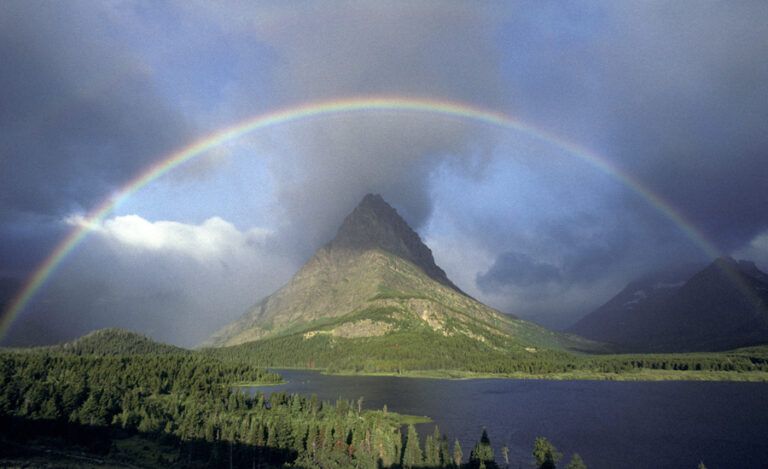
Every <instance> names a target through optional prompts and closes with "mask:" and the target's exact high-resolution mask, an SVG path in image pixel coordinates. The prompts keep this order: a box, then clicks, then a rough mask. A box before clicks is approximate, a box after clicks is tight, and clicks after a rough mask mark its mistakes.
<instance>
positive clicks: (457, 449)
mask: <svg viewBox="0 0 768 469" xmlns="http://www.w3.org/2000/svg"><path fill="white" fill-rule="evenodd" d="M462 459H464V453H463V452H462V451H461V443H459V440H458V439H457V440H456V441H454V442H453V465H454V466H456V467H461V460H462Z"/></svg>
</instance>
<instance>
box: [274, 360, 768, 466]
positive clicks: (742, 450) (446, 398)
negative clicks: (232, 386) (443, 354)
mask: <svg viewBox="0 0 768 469" xmlns="http://www.w3.org/2000/svg"><path fill="white" fill-rule="evenodd" d="M275 371H277V372H279V373H280V374H281V375H282V376H283V377H284V378H285V379H286V380H287V381H288V382H287V383H286V384H284V385H280V386H270V387H268V388H261V389H259V390H261V391H264V392H266V393H269V392H272V391H278V390H279V391H284V392H288V393H299V394H305V395H310V394H313V393H314V394H317V396H318V397H319V398H320V399H322V400H331V401H335V400H336V399H337V398H338V397H342V398H344V399H357V398H359V397H361V396H362V397H363V398H364V404H363V405H364V407H365V408H368V409H377V408H378V409H380V408H381V407H382V406H383V405H384V404H386V405H387V407H388V408H389V409H390V410H392V411H395V412H400V413H406V414H416V415H427V416H429V417H431V418H432V419H433V420H434V421H435V423H436V424H438V425H439V426H440V430H441V432H443V433H446V434H447V435H448V437H449V438H450V439H451V442H450V447H451V448H453V438H458V439H459V441H460V442H461V446H462V449H463V450H464V455H465V458H466V457H467V456H468V455H469V452H470V450H471V449H472V447H473V446H474V443H475V442H476V441H477V440H478V439H479V438H480V433H481V432H482V428H483V427H485V428H487V429H488V434H489V436H490V438H491V443H492V444H493V447H494V450H495V451H496V459H497V461H501V459H502V458H501V451H500V448H501V447H502V446H503V445H507V446H508V447H509V450H510V467H513V468H517V467H518V466H520V467H529V465H530V463H531V462H532V457H531V449H532V447H533V441H534V439H535V438H536V437H537V436H546V437H547V438H549V440H550V441H552V442H553V443H554V444H555V446H557V447H558V449H559V450H560V451H561V452H563V453H565V455H566V457H565V459H564V461H563V462H562V463H561V465H560V466H561V467H565V463H567V461H568V459H569V458H570V455H571V453H573V452H578V453H579V454H581V456H582V457H583V459H584V461H585V462H586V463H587V465H588V466H589V467H590V469H601V468H605V469H613V468H675V469H680V468H691V469H695V468H696V466H697V464H698V463H699V461H700V460H703V461H704V462H705V463H706V465H707V467H708V468H709V469H718V468H737V467H738V468H768V402H767V400H766V398H767V397H768V384H761V383H716V382H673V381H666V382H610V381H545V380H514V379H477V380H460V381H457V380H439V379H419V378H397V377H378V376H375V377H374V376H354V377H349V376H326V375H322V374H320V373H318V372H313V371H297V370H275ZM418 430H419V433H420V434H421V435H422V437H423V436H425V435H426V434H427V432H431V431H432V425H421V426H419V428H418Z"/></svg>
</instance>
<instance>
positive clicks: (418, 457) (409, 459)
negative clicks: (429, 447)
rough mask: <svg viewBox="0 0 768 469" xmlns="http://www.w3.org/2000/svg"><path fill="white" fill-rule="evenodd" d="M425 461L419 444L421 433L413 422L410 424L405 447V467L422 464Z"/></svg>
mask: <svg viewBox="0 0 768 469" xmlns="http://www.w3.org/2000/svg"><path fill="white" fill-rule="evenodd" d="M423 462H424V458H423V456H422V453H421V447H420V445H419V434H418V433H416V427H414V426H413V424H410V425H408V434H407V435H406V437H405V446H404V447H403V467H407V468H411V467H415V466H420V465H421V464H422V463H423Z"/></svg>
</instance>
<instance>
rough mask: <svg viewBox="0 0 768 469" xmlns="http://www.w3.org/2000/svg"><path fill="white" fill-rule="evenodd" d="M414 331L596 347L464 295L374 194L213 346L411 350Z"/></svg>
mask: <svg viewBox="0 0 768 469" xmlns="http://www.w3.org/2000/svg"><path fill="white" fill-rule="evenodd" d="M406 336H407V337H417V336H418V337H419V341H420V342H424V341H431V340H434V341H435V343H437V342H438V341H442V342H441V343H443V345H445V346H446V347H450V344H449V342H450V343H458V342H456V340H458V339H461V340H460V342H462V343H464V342H463V341H466V340H469V341H470V342H471V343H472V344H475V345H477V346H478V347H480V349H478V350H486V351H491V350H492V351H494V353H507V352H509V351H513V350H514V351H518V352H521V353H525V354H532V353H536V352H537V351H538V350H540V349H542V348H545V349H557V350H562V349H565V348H588V347H589V346H590V345H589V344H588V343H587V341H583V340H581V339H579V338H576V337H572V336H567V335H564V334H558V333H555V332H552V331H549V330H547V329H544V328H542V327H540V326H537V325H535V324H532V323H529V322H526V321H522V320H520V319H517V318H515V317H513V316H510V315H505V314H502V313H499V312H498V311H496V310H494V309H492V308H489V307H487V306H485V305H483V304H482V303H480V302H478V301H476V300H474V299H473V298H471V297H469V296H467V295H465V294H464V293H462V292H461V290H460V289H459V288H458V287H456V286H455V285H454V284H453V283H452V282H451V281H450V280H449V279H448V277H447V275H446V274H445V272H444V271H443V270H442V269H441V268H440V267H438V266H437V265H436V264H435V261H434V258H433V256H432V252H431V251H430V249H429V248H428V247H427V246H426V245H424V243H423V242H422V241H421V238H420V237H419V235H418V234H417V233H416V232H415V231H413V230H412V229H411V228H410V227H409V226H408V224H407V223H406V222H405V221H404V220H403V219H402V218H401V217H400V215H399V214H398V213H397V211H396V210H395V209H394V208H392V207H391V206H390V205H389V204H387V203H386V202H385V201H384V200H383V199H382V198H381V197H380V196H378V195H370V194H369V195H366V196H365V197H364V198H363V200H362V201H361V202H360V204H359V205H358V206H357V208H355V209H354V211H353V212H352V213H351V214H349V215H348V216H347V218H346V219H345V220H344V222H343V223H342V224H341V227H340V228H339V230H338V233H337V235H336V237H335V238H334V239H333V240H332V241H331V242H329V243H328V244H326V245H325V246H323V247H322V248H320V249H319V250H318V251H317V252H316V253H315V255H314V256H313V257H312V258H311V259H310V260H309V261H308V262H307V263H306V264H305V265H304V266H303V267H302V268H301V269H300V270H299V272H298V273H297V274H296V275H295V276H294V277H293V278H292V279H291V280H290V281H289V282H288V284H287V285H285V286H284V287H282V288H281V289H280V290H278V291H277V292H275V293H273V294H272V295H270V296H268V297H266V298H264V299H263V300H261V301H260V302H259V303H257V304H256V305H255V306H254V307H253V308H252V309H251V310H250V311H248V312H246V313H245V314H244V315H243V316H242V317H241V318H240V319H238V320H236V321H235V322H233V323H231V324H229V325H228V326H226V327H224V328H223V329H221V330H220V331H218V332H217V333H216V334H214V335H213V336H212V337H211V339H210V340H209V341H208V342H207V343H206V344H204V345H207V346H215V347H221V346H231V345H237V344H244V343H250V342H253V341H260V342H261V341H263V340H265V339H269V340H274V339H275V338H282V337H291V340H293V341H294V342H291V343H292V344H294V345H293V346H292V347H295V348H302V349H303V348H307V349H311V347H310V345H312V344H311V343H309V342H311V341H319V340H320V339H322V340H323V342H322V343H323V344H324V345H323V347H326V346H328V347H341V348H339V350H342V349H343V347H342V345H343V346H349V347H351V346H353V345H354V346H355V347H357V346H358V345H360V344H363V342H361V341H366V340H367V341H368V342H365V343H366V344H368V345H365V347H368V346H370V347H373V346H374V345H373V344H374V341H373V339H374V338H386V340H387V341H389V342H388V343H393V342H396V344H395V345H392V346H393V347H397V348H398V353H401V354H402V353H403V349H402V347H409V346H410V343H409V340H406V339H405V338H406ZM398 337H402V338H403V340H395V339H396V338H398ZM453 339H456V340H454V342H451V340H453ZM382 340H383V339H382ZM296 341H298V342H296ZM356 341H357V342H356ZM286 343H287V342H286ZM319 343H320V342H318V344H319ZM275 346H277V345H275ZM419 346H424V344H423V343H420V344H419ZM473 346H474V345H473ZM356 350H357V349H356ZM360 350H363V351H364V347H363V348H362V349H360Z"/></svg>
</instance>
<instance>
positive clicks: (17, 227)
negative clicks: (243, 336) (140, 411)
mask: <svg viewBox="0 0 768 469" xmlns="http://www.w3.org/2000/svg"><path fill="white" fill-rule="evenodd" d="M766 57H768V3H766V2H763V1H757V0H756V1H743V2H737V3H733V2H728V3H726V2H718V1H700V0H695V1H694V0H678V1H675V2H661V1H630V0H628V1H623V2H614V1H597V0H596V1H590V2H579V1H576V2H572V1H569V2H539V1H530V2H526V1H514V2H506V1H505V2H459V1H441V2H437V1H435V2H432V1H421V2H389V1H376V2H373V1H371V2H366V1H362V2H360V1H358V2H334V1H323V2H320V1H290V2H284V1H274V2H273V1H262V2H250V1H231V2H215V3H214V2H207V1H189V0H183V1H182V0H178V1H173V0H169V1H166V2H143V1H130V0H121V1H117V0H116V1H79V0H73V1H70V2H47V1H35V0H6V1H3V2H0V63H1V64H2V66H1V67H0V303H5V306H6V308H7V307H8V305H9V304H10V301H11V298H13V296H14V295H15V294H17V293H18V291H19V290H20V289H21V288H22V287H23V286H24V285H25V284H26V283H27V282H28V280H29V278H30V276H31V275H32V274H33V273H34V272H36V270H37V269H38V268H39V266H40V265H41V263H43V262H44V261H45V259H46V258H48V256H49V255H50V254H51V252H52V251H53V250H54V249H55V248H56V246H57V245H59V244H60V243H61V242H62V240H63V239H65V237H66V236H67V234H69V233H70V232H72V231H73V230H76V229H79V228H80V227H81V226H82V225H83V223H86V222H87V220H86V217H87V214H88V213H89V212H91V211H92V210H93V209H94V208H95V207H98V206H99V205H100V204H101V203H102V202H103V201H104V200H107V199H108V198H109V197H111V196H113V195H114V194H116V193H118V192H119V191H120V190H121V188H123V187H125V185H126V184H127V183H128V182H129V181H131V180H132V179H134V178H135V177H136V176H137V175H139V174H141V173H143V172H144V171H145V170H146V169H147V168H148V167H150V166H151V165H152V164H154V163H157V162H159V161H162V160H163V159H165V158H166V157H167V156H168V155H170V154H172V153H173V152H174V151H177V150H178V149H180V148H184V147H186V146H188V145H189V144H191V143H192V142H195V141H197V140H199V139H201V138H203V137H205V136H208V135H212V134H215V133H216V132H218V131H221V130H222V129H226V128H228V127H231V126H233V125H236V124H237V123H239V122H243V121H244V120H246V119H249V118H253V117H255V116H259V115H264V114H266V113H269V112H274V111H276V110H280V109H290V108H294V107H297V106H300V105H304V104H307V103H311V102H318V101H327V100H339V99H345V98H365V97H372V96H398V97H401V98H405V99H428V100H436V101H442V102H447V101H450V102H456V103H464V104H466V105H469V106H473V107H475V108H480V109H484V110H487V111H490V112H495V113H499V114H503V115H505V116H508V117H509V118H510V119H516V120H517V121H519V122H521V123H524V124H525V126H526V127H527V128H528V129H536V130H537V131H538V132H539V134H538V135H534V134H532V133H531V132H526V131H523V130H519V129H518V130H515V129H511V128H504V127H500V126H494V125H490V124H488V123H484V122H479V121H476V120H471V119H460V118H455V117H453V118H451V117H446V116H444V115H437V114H434V113H428V112H409V111H396V112H395V111H393V112H375V111H369V112H355V113H338V114H333V115H326V116H322V117H317V118H311V119H303V120H297V121H294V122H291V123H286V124H281V125H275V126H272V127H268V128H262V129H259V130H257V131H254V132H251V133H248V134H246V135H243V136H241V137H240V138H237V139H233V140H230V141H227V142H225V143H223V144H221V145H218V146H215V147H213V148H211V149H210V150H209V151H207V152H205V153H203V154H202V155H200V156H199V157H197V158H195V159H193V160H191V161H189V162H187V163H186V164H183V165H181V166H179V167H178V168H177V169H175V170H173V171H170V172H168V173H167V174H165V175H164V176H162V177H160V178H157V179H156V180H154V181H152V182H151V183H150V184H148V185H147V186H146V187H144V188H142V189H141V190H139V191H136V192H134V193H132V194H130V195H129V196H128V197H126V198H125V199H123V200H121V202H120V203H119V204H117V205H116V206H115V207H114V209H113V210H112V211H111V212H109V213H108V214H107V216H106V217H104V218H103V219H102V220H99V221H97V222H96V223H94V224H93V225H94V226H92V230H91V231H90V233H89V234H88V235H87V236H86V237H85V239H84V240H83V241H82V242H81V243H79V244H78V245H77V246H76V247H75V249H73V251H72V252H71V253H70V254H68V255H67V256H66V257H65V258H64V260H63V261H62V262H61V263H60V264H59V265H58V266H57V267H56V269H55V270H54V272H53V274H52V275H51V276H50V277H48V278H47V281H46V282H45V283H44V284H43V286H42V287H41V288H40V289H39V290H38V291H36V293H35V295H34V296H33V298H32V300H31V301H30V302H29V304H28V305H27V306H26V307H25V308H24V309H23V310H22V311H20V313H19V314H18V317H16V318H14V321H13V323H12V326H11V328H10V330H9V331H7V333H6V334H5V336H4V337H2V343H3V344H5V345H30V344H42V343H53V342H57V341H62V340H68V339H71V338H73V337H76V336H79V335H81V334H83V333H85V332H88V331H90V330H93V329H96V328H102V327H124V328H129V329H132V330H135V331H138V332H141V333H144V334H148V335H150V336H151V337H154V338H156V339H158V340H163V341H166V342H171V343H175V344H179V345H184V346H194V345H196V344H199V343H200V342H201V341H203V340H204V339H205V338H207V337H208V336H209V335H210V334H211V333H212V332H213V331H215V330H216V329H217V328H219V327H221V326H223V325H224V324H226V323H228V322H230V321H232V320H233V319H235V318H237V317H238V316H240V315H241V314H243V313H244V312H245V311H246V309H247V308H248V307H249V306H250V305H252V304H254V303H256V302H257V301H258V300H259V299H260V298H261V297H263V296H265V295H268V294H269V293H271V292H273V291H274V290H275V289H277V288H279V287H280V286H281V285H283V284H284V283H285V282H287V281H288V280H289V279H290V277H291V276H292V275H293V274H294V273H295V272H296V271H297V270H298V269H299V268H300V267H301V265H302V264H303V263H304V262H306V261H307V260H308V259H309V257H310V256H311V255H312V253H313V252H314V251H315V250H316V249H317V248H318V247H320V246H322V245H323V244H324V243H326V242H327V241H329V240H330V239H331V238H332V237H333V235H334V233H335V231H336V229H337V228H338V226H339V225H340V223H341V221H342V220H343V218H344V216H345V215H346V214H347V213H349V212H350V211H351V210H352V209H353V208H354V206H355V205H356V204H357V203H358V202H359V201H360V199H362V197H363V196H364V195H365V194H366V193H369V192H373V193H380V194H381V195H382V196H383V197H384V198H385V199H386V200H387V201H389V202H390V203H391V204H392V205H393V206H394V207H395V208H396V209H397V210H398V211H399V213H401V214H402V215H403V216H404V218H405V219H406V220H407V221H408V222H409V223H410V224H411V225H412V227H414V229H416V230H417V231H418V232H419V233H420V235H421V236H422V238H423V239H424V240H425V242H426V243H427V244H428V245H429V246H430V248H431V249H432V250H433V253H434V255H435V258H436V261H437V263H438V264H439V265H440V266H441V267H443V269H444V270H446V272H447V273H448V275H449V277H450V278H451V279H452V280H453V281H454V282H455V283H456V284H457V285H458V286H459V287H460V288H462V289H463V290H464V291H466V292H468V293H469V294H471V295H472V296H474V297H475V298H478V299H480V300H481V301H484V302H486V303H488V304H489V305H491V306H493V307H496V308H498V309H499V310H501V311H504V312H507V313H512V314H515V315H518V316H520V317H523V318H526V319H530V320H533V321H536V322H539V323H541V324H544V325H546V326H549V327H555V328H563V327H566V326H568V325H569V324H571V323H573V322H574V321H576V320H577V319H578V318H580V317H581V316H583V315H584V314H586V313H588V312H590V311H591V310H593V309H594V308H596V307H597V306H599V305H601V304H603V303H604V302H606V301H607V300H608V299H610V298H611V297H612V296H613V295H614V294H616V293H617V292H618V291H619V290H621V289H622V288H623V287H624V285H625V284H626V283H627V282H629V281H631V280H633V279H635V278H637V277H639V276H641V275H644V274H646V273H648V272H653V271H657V270H663V269H668V268H673V267H675V266H679V265H681V264H684V263H692V262H693V263H701V264H702V265H703V264H704V263H706V262H708V261H710V260H711V259H712V255H713V253H714V252H717V253H721V254H723V255H731V256H735V257H737V258H744V259H751V260H753V261H755V262H756V263H757V265H758V267H760V268H761V269H762V270H764V271H765V270H768V211H766V208H765V207H766V206H767V205H768V131H766V123H767V122H768V61H766V60H765V58H766ZM542 135H544V137H543V138H542ZM579 149H580V150H579ZM596 162H598V163H597V164H596ZM601 165H602V166H605V165H608V166H610V167H612V168H616V172H618V173H621V174H622V175H623V176H617V175H616V173H615V172H614V173H613V174H612V173H611V171H607V172H606V171H605V170H603V169H601ZM626 180H632V181H635V183H636V184H637V186H638V187H642V188H643V189H642V191H640V192H638V190H636V188H633V187H631V185H628V184H627V183H626ZM643 191H645V193H646V195H643V193H641V192H643ZM647 194H652V198H656V199H657V200H662V201H664V203H665V204H668V206H669V207H671V208H672V209H673V210H674V211H675V213H677V214H679V215H680V217H682V218H681V219H682V220H684V223H683V225H684V227H681V223H680V219H678V220H677V221H676V220H675V219H673V218H670V217H669V216H668V213H665V211H664V210H661V209H659V206H658V204H655V203H653V200H650V199H649V197H648V196H647ZM691 232H695V233H696V236H691ZM702 240H703V241H702ZM3 314H8V312H7V309H6V311H5V312H4V313H3Z"/></svg>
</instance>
